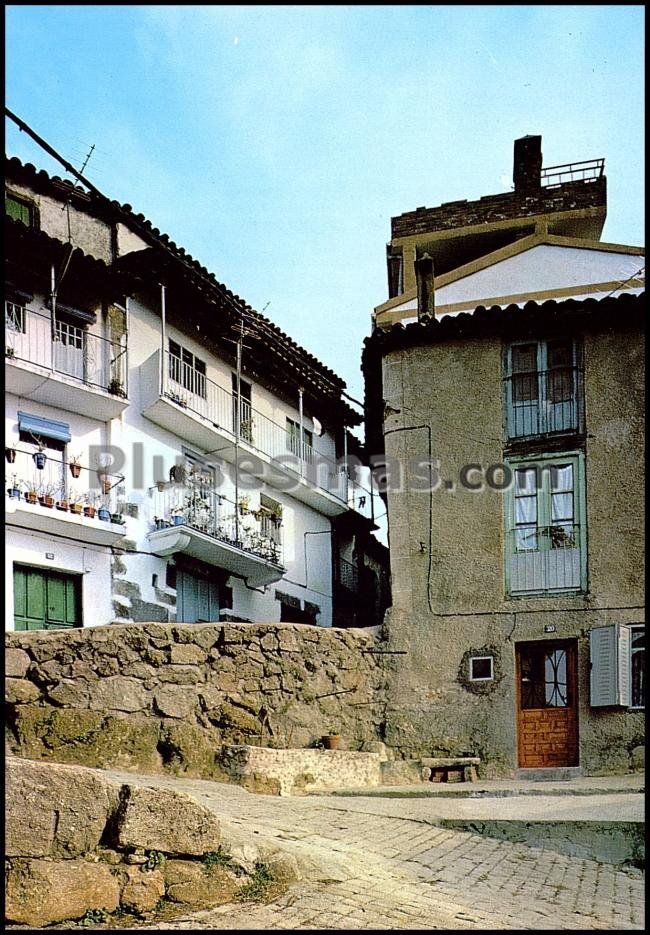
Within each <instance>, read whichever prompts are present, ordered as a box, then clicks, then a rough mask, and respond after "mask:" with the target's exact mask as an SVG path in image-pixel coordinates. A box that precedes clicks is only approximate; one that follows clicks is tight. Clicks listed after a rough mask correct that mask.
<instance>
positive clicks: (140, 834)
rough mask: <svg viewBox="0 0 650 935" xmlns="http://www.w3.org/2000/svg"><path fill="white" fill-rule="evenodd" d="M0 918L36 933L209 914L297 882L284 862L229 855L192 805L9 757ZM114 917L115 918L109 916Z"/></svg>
mask: <svg viewBox="0 0 650 935" xmlns="http://www.w3.org/2000/svg"><path fill="white" fill-rule="evenodd" d="M6 778H7V783H6V799H5V818H6V835H5V853H6V868H5V916H6V920H7V921H8V922H13V923H18V924H21V925H26V926H33V927H41V926H44V925H49V924H52V923H57V922H65V921H67V920H72V919H82V920H84V924H89V925H90V924H92V923H96V922H104V921H106V922H109V921H110V920H111V917H112V919H113V920H115V921H119V920H120V918H121V919H122V920H124V919H125V918H126V917H131V919H132V920H134V919H140V920H142V919H147V920H150V921H155V920H156V918H157V914H158V913H161V912H166V913H167V917H169V914H170V913H171V914H172V915H173V914H174V910H183V909H187V907H193V908H207V907H210V906H216V905H221V904H224V903H229V902H232V901H233V900H235V899H241V898H247V895H248V894H247V887H248V889H249V891H250V889H251V885H253V886H255V885H256V886H257V888H258V889H259V880H260V876H261V874H260V868H261V867H263V868H264V874H263V879H264V885H265V886H267V887H271V886H273V888H274V890H275V891H276V892H277V891H278V889H281V888H282V887H283V886H284V885H286V884H287V883H289V882H291V881H293V880H296V879H299V878H300V875H301V871H300V869H299V866H298V864H297V862H296V860H295V858H294V857H293V856H292V855H290V854H283V853H281V852H279V851H278V850H277V848H274V849H269V848H268V845H267V849H266V850H265V848H264V846H258V845H257V844H256V843H255V842H254V840H252V836H253V829H251V831H250V836H251V840H247V841H246V842H245V843H242V841H241V840H239V841H237V842H236V844H235V845H234V846H233V845H232V844H231V842H229V841H228V838H227V832H226V834H225V836H224V833H223V832H222V828H221V823H220V822H219V820H218V818H217V816H215V815H214V814H213V813H212V812H211V811H210V810H209V809H207V808H206V807H205V806H203V805H202V804H200V803H199V802H197V801H195V800H194V799H193V798H191V796H189V795H185V794H184V793H181V792H176V791H174V790H168V789H158V788H147V787H143V786H137V785H131V784H129V783H126V784H125V783H120V782H118V781H115V780H112V779H111V778H109V777H107V776H105V775H102V773H101V772H99V771H97V770H92V769H86V768H84V767H78V766H62V765H59V764H55V763H43V762H35V761H32V760H27V759H24V758H22V757H11V756H10V757H7V760H6ZM115 913H117V915H114V914H115Z"/></svg>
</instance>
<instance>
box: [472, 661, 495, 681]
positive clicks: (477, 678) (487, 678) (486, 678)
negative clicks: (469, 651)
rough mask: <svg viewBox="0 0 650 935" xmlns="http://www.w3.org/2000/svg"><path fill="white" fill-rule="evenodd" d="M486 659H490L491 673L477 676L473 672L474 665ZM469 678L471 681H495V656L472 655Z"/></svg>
mask: <svg viewBox="0 0 650 935" xmlns="http://www.w3.org/2000/svg"><path fill="white" fill-rule="evenodd" d="M486 659H489V661H490V674H489V675H481V676H475V675H473V674H472V670H473V665H474V663H475V662H484V661H485V660H486ZM469 680H470V682H493V681H494V656H470V657H469Z"/></svg>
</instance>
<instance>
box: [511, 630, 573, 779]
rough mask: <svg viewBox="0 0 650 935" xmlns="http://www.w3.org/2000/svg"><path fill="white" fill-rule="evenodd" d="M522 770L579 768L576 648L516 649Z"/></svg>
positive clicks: (567, 645)
mask: <svg viewBox="0 0 650 935" xmlns="http://www.w3.org/2000/svg"><path fill="white" fill-rule="evenodd" d="M516 671H517V738H518V742H517V746H518V765H519V766H520V767H521V768H528V769H531V768H532V769H535V768H542V769H543V768H548V767H560V766H577V765H578V715H577V667H576V647H575V643H566V642H564V643H550V642H549V643H528V644H527V643H523V644H519V645H518V646H517V669H516Z"/></svg>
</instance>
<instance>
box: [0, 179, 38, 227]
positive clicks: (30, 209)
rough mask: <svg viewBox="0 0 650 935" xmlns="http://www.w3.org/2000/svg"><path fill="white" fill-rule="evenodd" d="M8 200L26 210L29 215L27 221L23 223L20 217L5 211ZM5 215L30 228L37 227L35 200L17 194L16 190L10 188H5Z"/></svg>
mask: <svg viewBox="0 0 650 935" xmlns="http://www.w3.org/2000/svg"><path fill="white" fill-rule="evenodd" d="M8 201H13V202H14V203H15V204H17V205H19V206H20V207H21V208H24V209H25V210H26V211H27V213H28V215H29V222H28V223H25V221H24V220H23V219H22V218H18V217H15V216H14V215H13V214H10V213H9V212H8V211H7V202H8ZM5 216H6V217H9V218H11V220H12V221H18V222H19V223H20V224H24V225H25V227H28V228H31V229H32V230H36V229H38V227H39V223H38V208H37V205H36V202H35V201H33V200H32V199H31V198H27V197H26V196H24V195H19V194H18V192H14V191H11V189H5Z"/></svg>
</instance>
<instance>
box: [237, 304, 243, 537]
mask: <svg viewBox="0 0 650 935" xmlns="http://www.w3.org/2000/svg"><path fill="white" fill-rule="evenodd" d="M243 337H244V323H243V321H242V322H241V327H240V331H239V338H238V339H237V407H236V416H235V541H237V542H239V432H240V429H241V349H242V341H243Z"/></svg>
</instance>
